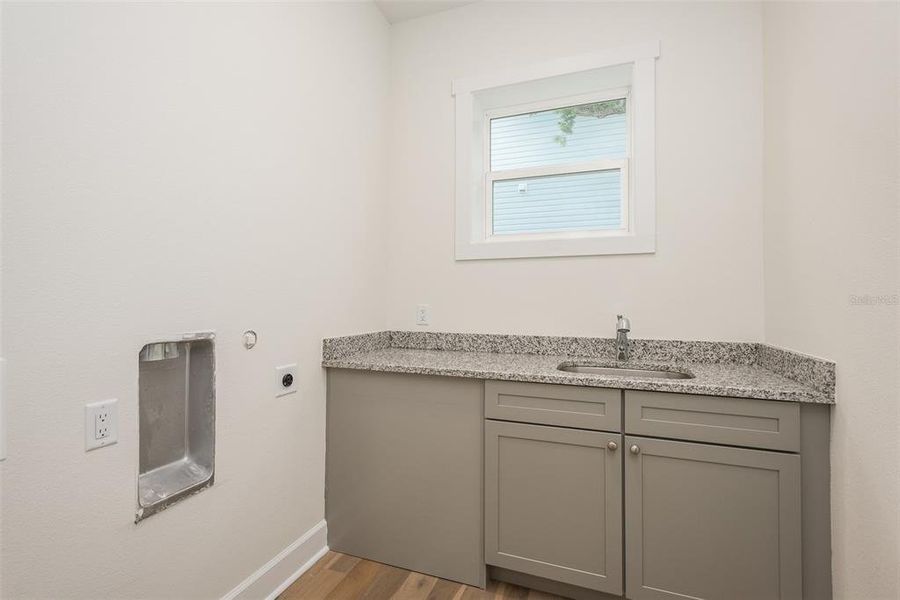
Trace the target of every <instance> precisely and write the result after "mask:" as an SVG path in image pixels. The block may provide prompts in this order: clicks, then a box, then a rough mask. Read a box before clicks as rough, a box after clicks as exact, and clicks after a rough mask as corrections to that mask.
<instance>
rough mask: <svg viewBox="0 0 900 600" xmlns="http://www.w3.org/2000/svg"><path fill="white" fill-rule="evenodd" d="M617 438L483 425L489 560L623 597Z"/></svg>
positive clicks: (542, 428) (492, 423) (493, 423)
mask: <svg viewBox="0 0 900 600" xmlns="http://www.w3.org/2000/svg"><path fill="white" fill-rule="evenodd" d="M621 437H622V436H621V435H620V434H612V433H602V432H598V431H583V430H578V429H564V428H560V427H548V426H542V425H525V424H521V423H506V422H499V421H486V422H485V555H486V562H487V563H488V564H490V565H494V566H497V567H504V568H507V569H512V570H514V571H519V572H521V573H527V574H529V575H535V576H538V577H544V578H546V579H552V580H554V581H560V582H563V583H569V584H572V585H576V586H580V587H584V588H588V589H592V590H600V591H604V592H610V593H613V594H621V593H622V458H621V455H622V450H621Z"/></svg>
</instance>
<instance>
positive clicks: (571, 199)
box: [493, 169, 622, 234]
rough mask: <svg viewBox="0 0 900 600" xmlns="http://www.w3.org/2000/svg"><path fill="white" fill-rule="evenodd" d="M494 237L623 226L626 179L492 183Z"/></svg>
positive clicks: (613, 173) (597, 175)
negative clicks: (623, 200) (498, 235)
mask: <svg viewBox="0 0 900 600" xmlns="http://www.w3.org/2000/svg"><path fill="white" fill-rule="evenodd" d="M493 194H494V231H493V233H494V234H516V233H551V232H561V231H583V230H592V229H599V230H603V229H619V228H621V226H622V174H621V172H620V171H619V170H618V169H616V170H610V171H588V172H585V173H571V174H567V175H549V176H546V177H530V178H522V179H505V180H503V181H495V182H494V189H493Z"/></svg>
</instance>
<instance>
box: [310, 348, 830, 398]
mask: <svg viewBox="0 0 900 600" xmlns="http://www.w3.org/2000/svg"><path fill="white" fill-rule="evenodd" d="M389 348H397V349H409V350H444V351H454V352H487V353H495V354H526V355H542V356H570V357H581V358H597V359H604V360H614V359H615V340H614V339H612V338H593V337H574V336H544V335H511V334H490V333H449V332H432V331H379V332H373V333H365V334H360V335H349V336H343V337H337V338H326V339H324V340H323V341H322V360H323V362H329V361H335V360H341V359H343V358H346V357H348V356H352V355H354V354H359V353H363V352H371V351H373V350H384V349H389ZM630 362H635V363H636V362H657V363H676V364H677V363H706V364H735V365H757V366H759V367H762V368H764V369H767V370H770V371H772V372H774V373H777V374H779V375H782V376H783V377H786V378H788V379H790V380H792V381H794V382H796V383H798V384H801V385H804V386H808V387H810V388H812V389H814V390H816V391H817V392H819V393H821V394H822V395H823V396H824V397H825V398H826V399H829V400H831V401H833V399H834V394H835V364H834V363H833V362H831V361H827V360H824V359H821V358H817V357H814V356H809V355H806V354H802V353H800V352H794V351H791V350H786V349H783V348H778V347H775V346H771V345H768V344H762V343H756V342H710V341H692V340H647V339H632V340H631V358H630ZM498 375H499V374H498Z"/></svg>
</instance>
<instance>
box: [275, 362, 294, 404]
mask: <svg viewBox="0 0 900 600" xmlns="http://www.w3.org/2000/svg"><path fill="white" fill-rule="evenodd" d="M275 375H276V377H275V382H274V383H275V397H276V398H278V397H280V396H287V395H288V394H293V393H294V392H296V391H297V365H296V364H293V365H284V366H281V367H275Z"/></svg>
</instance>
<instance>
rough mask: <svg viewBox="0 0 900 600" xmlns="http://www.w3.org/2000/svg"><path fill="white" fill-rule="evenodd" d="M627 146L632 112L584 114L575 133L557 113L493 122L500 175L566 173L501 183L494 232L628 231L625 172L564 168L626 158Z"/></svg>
mask: <svg viewBox="0 0 900 600" xmlns="http://www.w3.org/2000/svg"><path fill="white" fill-rule="evenodd" d="M626 148H627V120H626V118H625V115H624V114H612V115H608V116H605V117H602V118H597V117H596V116H584V115H578V116H576V117H575V118H574V121H573V123H572V130H571V133H564V132H563V131H562V130H561V128H560V113H559V112H558V111H557V110H555V109H554V110H545V111H540V112H534V113H527V114H520V115H512V116H508V117H499V118H494V119H491V122H490V168H491V171H492V172H496V171H515V170H517V169H534V168H541V167H554V166H559V167H561V168H562V170H561V172H560V174H553V175H542V176H539V177H535V176H523V177H517V178H514V179H503V180H495V181H493V187H492V190H491V193H492V199H493V233H494V234H497V235H501V234H507V235H509V234H521V233H550V232H564V231H584V230H608V229H620V228H621V227H622V226H623V224H622V202H623V198H622V173H621V171H620V170H619V169H612V170H602V171H601V170H596V171H584V172H578V173H566V172H565V168H564V166H565V165H578V164H583V163H586V162H590V161H598V160H604V159H612V160H618V159H624V158H626ZM573 170H575V169H574V168H573ZM510 174H512V173H510ZM523 175H524V174H523Z"/></svg>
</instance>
